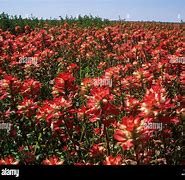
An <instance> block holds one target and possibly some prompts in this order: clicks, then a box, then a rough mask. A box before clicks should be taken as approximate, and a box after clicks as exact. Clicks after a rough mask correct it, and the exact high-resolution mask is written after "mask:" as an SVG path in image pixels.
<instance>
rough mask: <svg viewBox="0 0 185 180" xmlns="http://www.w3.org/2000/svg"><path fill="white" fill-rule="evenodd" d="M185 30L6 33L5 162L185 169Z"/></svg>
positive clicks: (2, 85) (1, 47) (151, 27)
mask: <svg viewBox="0 0 185 180" xmlns="http://www.w3.org/2000/svg"><path fill="white" fill-rule="evenodd" d="M184 32H185V24H183V23H182V24H180V23H176V24H175V23H152V22H112V23H103V22H102V25H101V26H97V25H95V24H94V25H93V23H91V24H90V25H89V26H81V25H79V23H77V22H70V23H69V22H68V21H66V22H64V23H62V24H58V25H51V24H49V23H45V24H44V25H43V26H42V27H39V26H38V27H37V26H35V27H31V25H24V26H22V27H21V26H20V25H16V26H15V27H14V28H13V31H11V30H6V29H3V28H0V164H1V165H3V164H26V165H28V164H34V165H36V164H43V165H129V164H132V165H140V164H157V165H159V164H172V165H176V164H177V165H178V164H184V163H185V146H184V144H185V142H184V139H185V135H184V132H185V108H184V107H185V98H184V95H185V87H184V84H185V65H184V64H185V34H184Z"/></svg>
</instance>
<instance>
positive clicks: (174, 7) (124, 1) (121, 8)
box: [0, 0, 185, 22]
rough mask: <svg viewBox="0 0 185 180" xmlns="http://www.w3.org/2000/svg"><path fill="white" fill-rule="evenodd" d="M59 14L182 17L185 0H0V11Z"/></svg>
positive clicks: (170, 19) (184, 17)
mask: <svg viewBox="0 0 185 180" xmlns="http://www.w3.org/2000/svg"><path fill="white" fill-rule="evenodd" d="M2 12H5V13H8V14H10V15H21V16H22V17H30V16H31V14H33V16H35V17H43V18H50V17H52V18H58V17H59V16H62V17H65V16H66V15H68V16H73V17H76V16H78V15H79V14H81V15H89V14H91V15H93V16H99V17H102V18H107V19H114V20H116V19H119V16H120V17H121V19H126V20H131V21H132V20H134V21H137V20H138V21H141V20H143V21H148V20H149V21H152V20H154V21H168V22H178V21H180V20H181V19H182V20H184V21H185V0H91V1H90V0H0V13H2Z"/></svg>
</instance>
